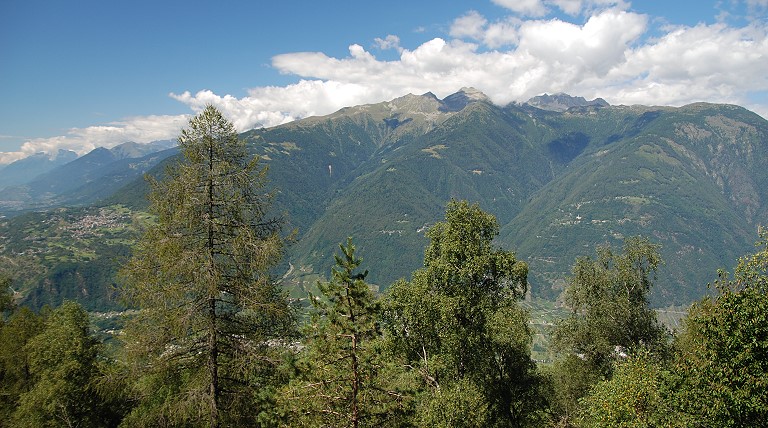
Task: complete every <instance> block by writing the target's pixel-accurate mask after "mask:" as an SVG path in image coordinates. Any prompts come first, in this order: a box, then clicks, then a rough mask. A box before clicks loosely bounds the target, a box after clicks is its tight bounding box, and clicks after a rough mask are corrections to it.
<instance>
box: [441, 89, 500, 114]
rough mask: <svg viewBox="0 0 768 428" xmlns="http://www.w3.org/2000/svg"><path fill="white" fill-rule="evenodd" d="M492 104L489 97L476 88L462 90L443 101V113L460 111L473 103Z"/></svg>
mask: <svg viewBox="0 0 768 428" xmlns="http://www.w3.org/2000/svg"><path fill="white" fill-rule="evenodd" d="M478 101H479V102H490V101H491V99H490V98H488V96H487V95H485V94H484V93H482V92H480V91H478V90H477V89H475V88H461V89H460V90H459V92H456V93H455V94H451V95H448V96H447V97H445V98H444V99H443V107H442V110H443V111H459V110H462V109H463V108H464V107H466V106H467V105H468V104H471V103H473V102H478Z"/></svg>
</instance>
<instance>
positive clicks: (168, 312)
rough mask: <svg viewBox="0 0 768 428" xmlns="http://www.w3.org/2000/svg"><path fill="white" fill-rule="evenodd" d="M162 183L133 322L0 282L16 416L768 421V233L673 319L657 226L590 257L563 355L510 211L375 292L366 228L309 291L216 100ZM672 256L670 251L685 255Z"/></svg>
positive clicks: (114, 421)
mask: <svg viewBox="0 0 768 428" xmlns="http://www.w3.org/2000/svg"><path fill="white" fill-rule="evenodd" d="M179 143H180V150H181V153H182V156H183V157H182V161H181V162H179V163H178V164H176V165H173V166H170V167H169V168H168V170H167V171H166V174H165V176H164V177H163V178H162V179H153V180H151V183H150V185H151V188H152V191H151V194H150V212H151V214H152V219H151V220H148V221H146V222H144V225H145V226H144V227H145V232H144V235H143V238H142V239H141V240H140V242H139V243H138V244H137V245H136V246H135V247H134V248H133V251H132V254H131V256H130V258H129V259H128V261H127V262H126V263H125V264H124V266H123V269H122V271H121V275H120V284H119V293H120V295H121V298H122V299H123V300H124V302H125V304H126V305H127V306H128V307H130V308H132V309H131V310H129V311H125V312H124V314H123V318H124V320H123V322H122V323H121V325H120V326H119V329H118V330H119V331H115V332H114V334H112V335H109V336H104V335H101V334H97V333H96V332H94V330H93V328H92V323H91V320H90V319H89V314H88V312H87V311H86V310H85V309H84V308H83V307H81V306H80V305H79V304H77V303H75V302H72V301H67V302H65V303H63V304H62V305H60V306H58V307H56V308H49V307H44V308H43V309H42V310H40V311H38V312H33V311H32V310H30V309H29V308H27V307H23V306H22V307H19V306H17V305H16V303H15V300H14V295H13V290H12V289H11V288H10V284H11V278H8V277H6V278H5V279H4V283H3V286H2V291H3V292H2V294H0V309H1V310H2V318H1V319H0V426H12V427H16V426H18V427H46V426H50V427H58V426H83V427H101V426H121V427H133V426H136V427H144V426H159V427H175V426H179V427H196V426H210V427H223V426H312V427H314V426H351V427H359V426H445V427H463V426H466V427H524V426H536V427H539V426H553V427H569V426H588V427H593V426H597V427H600V426H606V427H607V426H632V427H634V426H637V427H645V426H648V427H650V426H681V427H683V426H685V427H689V426H690V427H702V426H718V427H720V426H762V425H764V424H765V422H764V421H765V420H768V295H767V294H766V292H767V291H768V231H766V230H764V229H763V230H761V231H760V232H759V234H758V236H757V240H758V242H757V246H756V251H755V252H754V253H751V254H745V255H744V256H743V257H742V258H741V259H739V260H738V265H737V267H736V269H735V271H734V272H733V273H727V272H725V271H721V272H712V275H713V278H717V279H716V280H714V281H713V283H712V284H711V291H712V292H711V294H710V295H709V296H707V297H704V298H703V299H701V300H699V301H697V302H696V303H694V304H693V305H691V307H690V308H689V309H688V312H687V315H686V317H685V319H684V322H683V323H682V326H681V327H680V328H679V329H678V330H677V331H670V330H669V329H667V328H666V327H665V326H663V325H662V324H661V323H660V322H659V320H658V319H657V317H656V312H655V311H653V310H652V309H651V308H650V307H649V302H648V296H649V293H650V292H651V290H652V289H653V287H654V282H655V277H656V273H657V271H658V270H659V269H663V264H664V261H663V260H662V259H661V257H660V251H659V245H657V244H655V243H654V242H652V241H651V240H650V239H649V238H646V237H642V236H634V237H627V238H625V239H624V243H623V246H622V247H621V248H616V247H611V246H608V245H605V246H599V247H597V248H593V249H591V250H590V251H591V253H590V254H585V255H584V256H582V257H579V258H577V259H576V260H574V262H573V265H572V270H571V275H570V277H569V280H568V284H567V286H566V290H565V292H564V296H565V299H564V304H565V305H566V307H567V309H568V315H567V316H566V317H564V318H563V319H561V320H559V321H558V322H556V323H555V325H553V326H552V330H551V337H552V347H553V351H554V352H555V354H556V358H555V360H554V361H553V362H547V363H541V362H536V361H534V359H533V358H532V357H531V348H532V341H533V330H532V328H531V325H530V314H529V312H528V311H527V310H526V309H525V307H524V306H523V305H522V302H523V300H524V298H525V296H526V293H527V292H528V291H529V290H528V276H529V275H531V272H530V271H529V267H528V265H527V264H526V263H525V262H524V261H522V260H519V259H517V257H516V255H515V253H514V252H512V251H510V250H507V249H503V248H499V247H497V246H496V244H495V242H496V241H494V239H495V238H496V237H497V236H498V235H499V232H500V230H499V223H498V222H497V220H496V218H495V217H494V216H493V215H491V214H488V213H486V212H484V211H483V210H482V209H481V208H480V206H479V205H477V204H472V203H470V202H467V201H464V200H450V201H449V202H447V206H446V209H445V217H444V219H443V220H442V221H439V222H437V223H435V224H434V225H432V226H431V227H430V228H429V230H428V231H427V235H426V236H427V238H428V244H427V246H426V248H425V249H424V263H423V266H422V267H421V268H419V269H417V270H415V271H413V272H412V273H411V275H410V278H409V279H401V280H398V281H396V282H395V283H393V284H391V285H390V286H389V287H388V288H387V290H386V292H383V293H374V292H373V291H372V287H371V286H370V284H369V283H367V282H366V278H367V277H368V275H369V272H368V270H366V265H365V262H364V260H363V257H364V256H365V254H358V252H357V251H356V245H355V241H354V239H353V238H350V239H348V240H347V241H346V242H343V243H340V245H339V247H338V251H337V253H336V256H335V265H334V266H329V267H328V268H329V269H330V275H329V277H328V279H327V280H326V281H321V282H320V283H318V284H317V287H316V290H317V292H316V293H315V294H311V295H309V296H307V298H305V299H295V298H289V296H288V295H287V294H286V292H285V291H284V290H282V289H281V287H280V285H279V282H278V281H277V280H276V278H273V277H272V275H271V272H273V268H274V267H275V266H276V265H278V264H279V263H280V262H281V259H282V256H283V253H284V249H285V245H286V242H287V241H290V240H291V239H292V236H291V232H290V231H287V230H284V227H283V226H284V222H283V219H282V218H281V217H279V216H277V217H273V216H272V214H271V213H272V212H273V211H272V210H270V209H269V207H270V203H271V200H272V196H273V195H272V194H270V193H269V192H267V191H266V190H265V189H266V188H265V183H266V182H267V180H268V171H267V168H266V167H264V166H263V164H261V163H260V161H259V158H258V157H251V156H250V155H249V154H248V151H247V150H246V147H245V143H244V142H243V141H242V140H241V139H239V138H238V135H237V133H236V132H235V130H234V127H233V126H232V124H231V123H229V122H228V121H227V120H226V119H224V118H223V117H222V115H221V114H220V113H219V112H218V111H217V110H216V109H215V108H213V107H210V106H209V107H208V108H206V109H205V110H204V111H203V112H201V113H200V114H199V115H198V116H196V117H195V118H193V119H192V120H191V121H190V123H189V125H188V128H187V129H185V130H184V131H183V132H182V134H181V136H180V138H179ZM667 263H674V260H667Z"/></svg>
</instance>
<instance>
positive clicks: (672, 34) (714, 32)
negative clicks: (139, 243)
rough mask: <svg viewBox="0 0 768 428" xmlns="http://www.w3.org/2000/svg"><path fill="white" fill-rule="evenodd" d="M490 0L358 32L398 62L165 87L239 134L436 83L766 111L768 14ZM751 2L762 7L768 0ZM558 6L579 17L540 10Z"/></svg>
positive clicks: (156, 120) (52, 145)
mask: <svg viewBox="0 0 768 428" xmlns="http://www.w3.org/2000/svg"><path fill="white" fill-rule="evenodd" d="M493 1H494V2H495V3H497V4H499V5H501V6H504V7H506V8H508V9H509V10H510V11H511V12H513V14H511V15H509V16H506V17H502V18H500V19H495V20H493V21H491V20H489V19H487V18H486V17H484V16H483V15H481V14H480V13H479V12H477V11H469V12H467V13H465V14H464V15H462V16H459V17H457V18H456V19H455V20H454V21H453V23H452V25H451V26H450V30H449V32H448V34H447V35H448V36H449V37H446V38H433V39H431V40H427V41H425V42H423V43H421V44H420V45H418V46H415V47H405V46H402V42H401V40H400V38H399V37H398V36H396V35H387V36H386V37H385V38H377V39H375V40H374V41H373V43H366V41H360V43H362V44H368V45H369V46H372V47H373V48H374V49H380V50H390V49H394V50H396V51H397V52H398V54H399V56H398V57H397V58H395V59H389V60H382V59H379V58H377V57H376V56H375V55H374V53H372V52H371V51H368V50H366V49H365V48H364V47H363V45H362V44H352V45H351V46H349V50H348V54H347V55H345V56H343V57H338V58H337V57H332V56H328V55H326V54H325V53H322V52H296V53H285V54H281V55H277V56H275V57H273V58H272V66H273V67H274V68H275V69H276V70H278V71H279V72H280V73H283V74H286V75H291V76H296V78H297V82H296V83H293V84H289V85H285V86H262V87H256V88H253V89H250V90H249V91H248V93H247V95H246V96H244V97H235V96H232V95H227V94H224V95H221V94H216V93H213V92H212V91H210V90H202V91H198V92H196V93H191V92H183V93H181V94H170V96H171V97H172V98H174V99H176V100H178V101H179V102H181V103H183V104H185V105H187V106H188V107H189V108H190V110H191V111H192V112H198V111H200V110H201V109H203V108H204V107H205V105H207V104H213V105H214V106H216V107H217V108H219V109H220V110H221V111H222V112H223V113H224V114H225V116H227V117H228V118H229V119H230V120H231V121H232V122H233V123H234V124H235V126H236V128H237V129H238V130H239V131H245V130H247V129H251V128H254V127H262V126H264V127H269V126H275V125H279V124H282V123H286V122H290V121H292V120H296V119H299V118H303V117H307V116H312V115H322V114H329V113H332V112H334V111H336V110H338V109H340V108H342V107H346V106H351V105H358V104H367V103H376V102H381V101H385V100H389V99H392V98H395V97H399V96H402V95H405V94H407V93H414V94H421V93H425V92H428V91H431V92H433V93H435V94H436V95H437V96H440V97H444V96H447V95H449V94H451V93H453V92H455V91H456V90H458V89H459V88H461V87H464V86H473V87H475V88H477V89H479V90H481V91H483V92H485V93H486V94H487V95H488V96H489V97H490V98H491V99H492V100H493V101H494V102H496V103H498V104H506V103H509V102H512V101H525V100H527V99H529V98H530V97H532V96H535V95H539V94H541V93H544V92H549V93H553V92H567V93H571V94H573V95H580V96H584V97H587V98H595V97H602V98H605V99H606V100H607V101H608V102H610V103H612V104H655V105H682V104H686V103H690V102H695V101H709V102H726V103H734V104H740V105H745V106H747V107H749V108H751V109H753V110H755V111H756V112H758V113H760V114H762V115H763V116H764V117H765V116H766V115H767V114H768V106H766V105H762V104H759V100H761V99H765V98H766V97H765V95H766V93H768V74H766V73H765V70H768V24H766V22H765V20H762V21H761V20H751V21H749V24H745V25H743V26H733V25H728V24H726V23H722V22H720V23H715V24H709V25H707V24H699V25H696V26H672V25H667V26H665V27H663V28H658V27H653V28H652V27H651V23H653V22H654V18H655V17H649V16H646V15H643V14H639V13H636V12H633V11H631V9H630V8H629V4H628V3H627V2H625V1H621V0H527V1H519V0H514V1H513V0H493ZM746 1H747V3H746V4H747V5H748V6H750V7H752V8H759V7H765V6H766V4H767V3H766V2H767V1H768V0H746ZM553 10H560V11H562V12H564V13H565V14H566V15H571V16H576V15H578V16H580V17H581V18H579V19H578V20H575V19H574V20H570V19H566V18H563V17H562V16H563V15H561V17H560V18H554V17H551V16H550V17H546V16H547V15H546V14H547V13H550V12H551V11H553ZM531 17H533V18H531ZM571 21H578V22H571ZM756 100H758V101H756ZM185 124H186V118H185V117H182V116H167V117H166V116H149V117H146V118H133V119H127V120H125V121H122V122H119V123H111V124H107V125H106V126H99V127H91V128H83V129H73V130H70V132H69V133H68V134H67V135H65V136H62V137H56V138H50V139H35V140H30V141H28V142H27V143H25V145H24V146H23V147H22V149H21V151H20V152H17V153H10V154H9V153H6V154H4V155H3V157H2V158H0V162H3V161H7V159H12V158H18V157H21V156H22V155H29V154H32V153H36V152H39V151H54V150H55V149H58V148H69V149H73V150H75V151H77V152H78V153H83V152H85V151H88V150H90V149H92V148H93V147H96V146H107V147H109V146H111V145H115V144H118V143H121V142H124V141H129V140H133V141H139V142H142V141H152V140H156V139H165V138H173V137H175V136H176V135H178V132H179V129H180V128H181V127H183V126H184V125H185Z"/></svg>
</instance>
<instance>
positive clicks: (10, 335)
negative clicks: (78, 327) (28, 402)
mask: <svg viewBox="0 0 768 428" xmlns="http://www.w3.org/2000/svg"><path fill="white" fill-rule="evenodd" d="M43 322H44V321H43V318H42V317H41V316H38V315H37V314H35V313H34V312H32V311H31V310H30V309H29V308H25V307H21V308H18V309H16V310H14V311H13V312H12V313H11V314H10V315H9V317H8V319H7V320H3V322H0V421H9V420H10V419H11V415H12V414H13V412H14V410H15V409H16V408H17V407H18V400H19V397H20V396H21V394H23V393H25V392H27V391H29V390H30V388H31V387H32V385H33V383H34V379H33V377H32V373H31V371H30V362H29V352H28V348H27V347H26V345H27V343H28V342H29V341H30V340H31V339H32V338H33V337H35V336H36V335H38V334H39V333H40V332H41V331H43V326H44V324H43Z"/></svg>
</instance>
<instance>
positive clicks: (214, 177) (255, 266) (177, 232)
mask: <svg viewBox="0 0 768 428" xmlns="http://www.w3.org/2000/svg"><path fill="white" fill-rule="evenodd" d="M179 146H180V149H181V154H182V156H183V161H181V162H180V163H178V164H177V165H175V166H172V167H169V168H168V170H167V171H166V178H165V179H164V180H162V181H158V180H154V179H151V180H150V181H151V185H152V192H151V194H150V201H151V212H152V213H153V214H154V215H155V216H156V218H157V220H156V223H155V224H154V225H152V226H151V227H149V230H148V231H147V232H146V234H145V236H144V237H143V239H142V240H141V242H140V243H139V244H138V246H137V248H136V249H135V251H134V255H133V257H132V259H131V261H130V262H129V264H128V265H127V266H126V268H125V269H124V275H123V276H124V278H125V280H126V281H125V288H124V290H125V296H126V297H127V299H128V301H129V302H130V303H131V304H133V305H134V306H136V307H137V308H139V311H138V314H137V315H136V316H135V317H134V318H133V320H132V321H131V322H130V323H129V325H128V327H127V331H126V340H125V348H126V349H127V351H128V352H129V355H130V356H131V360H132V361H133V362H134V363H135V364H136V367H137V370H139V373H140V375H141V376H140V378H139V381H138V382H137V384H136V393H137V395H138V399H139V401H140V405H139V406H138V407H137V408H136V409H134V411H133V412H132V413H131V415H129V417H128V423H135V424H137V425H156V424H157V425H160V424H164V425H168V424H170V425H177V424H191V425H203V424H206V425H209V426H211V427H216V426H219V425H221V424H222V423H224V424H230V425H231V424H242V423H246V422H247V421H250V420H251V418H253V417H255V416H256V415H257V414H258V413H259V410H260V409H258V408H257V407H256V406H255V405H254V403H253V402H252V401H253V390H254V389H257V390H258V389H261V388H264V387H265V385H264V384H263V382H265V380H264V379H263V377H262V376H259V374H264V373H266V372H268V371H269V370H268V367H267V366H268V365H269V364H271V362H270V361H272V360H271V359H270V358H268V356H267V354H269V353H270V352H273V351H274V348H275V346H270V343H274V339H276V338H279V337H280V336H281V334H283V333H284V332H285V331H286V330H287V329H289V328H290V326H291V314H290V311H289V307H288V304H287V300H286V299H285V296H284V295H283V294H282V292H281V291H280V289H279V287H278V285H277V284H276V283H275V282H274V281H273V279H272V278H271V277H270V275H269V270H270V268H272V267H274V265H275V264H276V263H278V262H279V260H280V259H281V257H282V251H283V237H282V236H281V234H280V231H281V227H282V224H283V222H282V219H280V218H270V217H268V209H269V206H270V199H271V195H270V194H268V193H267V192H266V191H265V190H264V187H265V182H266V173H267V169H266V167H262V166H260V165H259V163H258V158H252V157H250V156H249V155H248V152H247V150H246V147H245V143H244V142H243V141H242V140H240V139H239V138H238V136H237V133H236V132H235V129H234V126H233V125H232V123H230V122H229V121H227V120H226V119H225V118H224V117H223V116H222V115H221V113H220V112H219V111H218V110H217V109H215V108H214V107H212V106H208V107H206V108H205V110H204V111H202V112H201V113H200V114H198V115H197V116H196V117H194V118H193V119H191V120H190V122H189V126H188V128H187V129H185V130H184V131H182V133H181V136H180V137H179ZM265 370H266V372H265Z"/></svg>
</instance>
